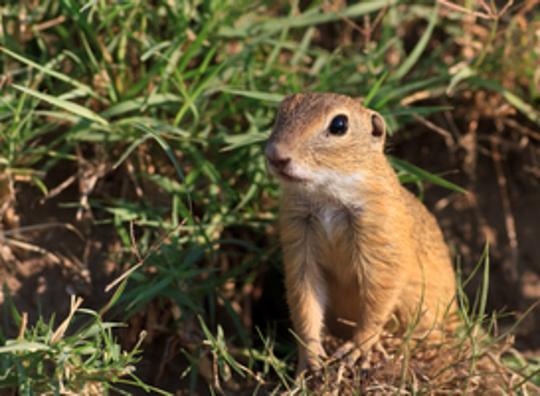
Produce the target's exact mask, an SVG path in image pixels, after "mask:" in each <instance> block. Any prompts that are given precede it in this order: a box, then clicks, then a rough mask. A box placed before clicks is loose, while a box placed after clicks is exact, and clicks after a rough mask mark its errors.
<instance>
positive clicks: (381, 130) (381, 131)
mask: <svg viewBox="0 0 540 396" xmlns="http://www.w3.org/2000/svg"><path fill="white" fill-rule="evenodd" d="M371 126H372V129H371V135H373V136H375V137H381V136H384V135H385V133H386V123H385V122H384V119H383V118H382V116H381V115H380V114H379V113H375V112H373V113H372V114H371Z"/></svg>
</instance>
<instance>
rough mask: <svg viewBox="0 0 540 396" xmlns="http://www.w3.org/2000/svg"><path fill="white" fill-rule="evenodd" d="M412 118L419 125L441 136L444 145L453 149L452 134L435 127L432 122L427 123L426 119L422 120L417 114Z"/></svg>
mask: <svg viewBox="0 0 540 396" xmlns="http://www.w3.org/2000/svg"><path fill="white" fill-rule="evenodd" d="M413 117H414V119H415V120H416V121H418V122H419V123H420V124H422V125H424V126H426V127H428V128H429V129H431V130H432V131H434V132H436V133H438V134H439V135H441V136H442V137H443V138H444V141H445V143H446V145H447V146H448V147H450V148H455V142H454V138H453V137H452V134H451V133H450V132H449V131H447V130H446V129H444V128H441V127H440V126H438V125H435V124H434V123H433V122H431V121H429V120H428V119H426V118H424V117H422V116H419V115H418V114H414V115H413Z"/></svg>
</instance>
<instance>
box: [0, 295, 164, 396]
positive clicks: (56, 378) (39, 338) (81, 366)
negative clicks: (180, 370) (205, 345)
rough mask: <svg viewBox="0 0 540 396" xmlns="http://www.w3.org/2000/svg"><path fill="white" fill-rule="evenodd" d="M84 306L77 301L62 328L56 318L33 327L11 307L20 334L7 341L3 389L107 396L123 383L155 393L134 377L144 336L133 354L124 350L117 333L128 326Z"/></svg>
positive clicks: (1, 350)
mask: <svg viewBox="0 0 540 396" xmlns="http://www.w3.org/2000/svg"><path fill="white" fill-rule="evenodd" d="M81 304H82V299H80V298H72V300H71V309H70V312H69V314H68V316H67V318H65V319H64V320H63V321H62V322H61V323H60V324H59V325H58V326H56V325H55V323H54V318H52V319H51V320H50V321H49V322H47V323H45V322H43V320H42V319H39V320H38V322H37V323H36V324H35V325H33V326H31V327H30V326H29V325H28V316H27V314H23V315H20V314H19V313H18V312H17V310H16V308H15V307H14V306H11V313H12V315H13V319H14V320H15V322H16V323H17V324H18V326H19V330H18V333H19V334H18V336H17V337H16V338H14V339H5V338H4V337H2V338H3V339H2V340H1V341H2V344H3V346H1V347H0V389H8V390H9V389H11V390H17V391H18V394H20V395H35V394H40V395H58V394H62V395H67V394H78V395H98V394H99V395H106V394H110V392H111V391H112V390H114V389H116V385H118V384H133V385H137V386H141V387H142V388H143V389H146V390H150V389H151V387H149V386H146V385H145V384H144V383H143V382H142V381H140V380H139V379H138V378H137V377H136V376H135V375H134V372H135V364H136V363H137V362H138V361H139V359H140V357H139V355H140V352H141V351H140V344H141V342H142V341H143V339H144V333H142V334H141V336H140V339H139V342H138V343H137V344H136V345H135V346H134V347H133V348H132V350H131V351H129V352H127V351H123V350H122V347H121V346H120V344H119V343H118V342H117V341H116V337H114V335H113V330H114V329H115V328H118V327H122V326H124V325H122V324H121V323H116V322H104V321H103V320H102V319H101V316H100V314H98V313H97V312H94V311H92V310H89V309H85V308H80V305H81ZM125 377H127V378H125ZM163 393H164V392H163Z"/></svg>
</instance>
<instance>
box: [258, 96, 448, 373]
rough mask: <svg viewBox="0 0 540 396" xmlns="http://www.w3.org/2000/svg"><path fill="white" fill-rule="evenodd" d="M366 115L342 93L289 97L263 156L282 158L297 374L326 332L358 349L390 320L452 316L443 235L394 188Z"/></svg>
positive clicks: (431, 323) (432, 324)
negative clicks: (340, 121)
mask: <svg viewBox="0 0 540 396" xmlns="http://www.w3.org/2000/svg"><path fill="white" fill-rule="evenodd" d="M337 114H345V115H346V116H347V117H348V120H349V129H348V132H347V133H346V134H345V135H343V136H334V135H331V134H329V132H328V126H329V124H330V121H331V120H332V118H333V117H334V116H335V115H337ZM372 117H380V116H379V115H378V114H377V113H375V112H373V111H371V110H368V109H365V108H363V107H362V106H361V105H360V104H359V103H357V102H356V101H354V100H353V99H351V98H349V97H346V96H341V95H335V94H298V95H293V96H290V97H287V98H286V99H285V100H284V101H283V102H282V104H281V107H280V109H279V113H278V116H277V120H276V124H275V127H274V130H273V133H272V135H271V137H270V139H269V141H268V144H267V155H269V156H270V155H271V154H269V153H270V152H272V153H273V155H279V158H288V159H290V161H289V162H288V163H287V165H286V167H285V168H284V170H283V171H284V172H286V176H289V177H286V176H283V175H282V177H280V181H281V182H282V183H281V184H282V189H283V192H282V199H281V211H280V234H281V242H282V247H283V254H284V264H285V282H286V290H287V301H288V305H289V308H290V314H291V318H292V322H293V326H294V330H295V332H296V333H297V334H298V336H299V337H300V339H301V343H300V344H301V345H300V346H299V369H300V370H302V369H304V368H305V367H306V365H309V366H312V367H313V366H317V362H318V357H319V356H324V350H323V348H322V345H321V330H322V328H323V326H324V325H326V326H327V327H328V329H329V330H330V331H331V332H333V333H335V334H337V335H339V336H342V337H346V338H350V339H352V340H353V341H355V343H356V344H357V345H358V347H359V348H360V349H361V350H362V351H363V352H366V351H367V350H369V348H370V347H371V346H372V345H373V343H374V342H375V341H376V340H377V337H378V336H379V334H380V332H381V330H382V328H383V326H384V325H385V324H386V323H387V322H388V321H389V319H390V318H391V316H392V314H395V315H396V316H397V317H398V318H399V320H400V323H401V325H402V328H406V327H407V326H409V325H411V324H413V323H416V322H418V323H417V326H416V329H418V330H430V329H437V328H440V327H441V326H442V324H443V323H442V322H443V321H442V320H441V319H442V317H443V316H445V313H448V312H449V313H450V314H453V313H454V312H455V303H454V302H453V297H454V293H455V280H454V272H453V269H452V265H451V260H450V256H449V253H448V249H447V247H446V245H445V243H444V240H443V237H442V234H441V231H440V229H439V227H438V225H437V222H436V220H435V219H434V217H433V216H432V215H431V214H430V213H429V212H428V211H427V209H426V208H425V207H424V205H423V204H422V203H421V202H420V201H418V200H417V199H416V198H415V197H414V196H413V195H412V194H411V193H409V192H408V191H407V190H406V189H405V188H403V187H402V186H401V185H400V183H399V181H398V179H397V176H396V174H395V173H394V171H393V170H392V168H391V166H390V165H389V163H388V161H387V160H386V158H385V156H384V154H383V147H384V139H385V136H384V135H383V136H374V135H372V133H371V132H372V129H373V118H372ZM379 121H381V122H382V118H379ZM379 125H383V123H379ZM270 170H271V171H273V172H274V173H277V174H278V176H279V171H276V169H272V166H270ZM290 177H292V178H293V179H291V178H290Z"/></svg>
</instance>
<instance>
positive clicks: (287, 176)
mask: <svg viewBox="0 0 540 396" xmlns="http://www.w3.org/2000/svg"><path fill="white" fill-rule="evenodd" d="M269 168H270V171H271V173H273V174H274V175H275V176H277V177H278V178H279V179H281V180H283V181H286V182H289V183H301V182H306V181H307V180H306V179H303V178H301V177H298V176H295V175H294V174H293V173H291V172H290V171H289V170H287V169H286V168H285V169H278V168H276V167H275V166H272V165H270V166H269Z"/></svg>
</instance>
